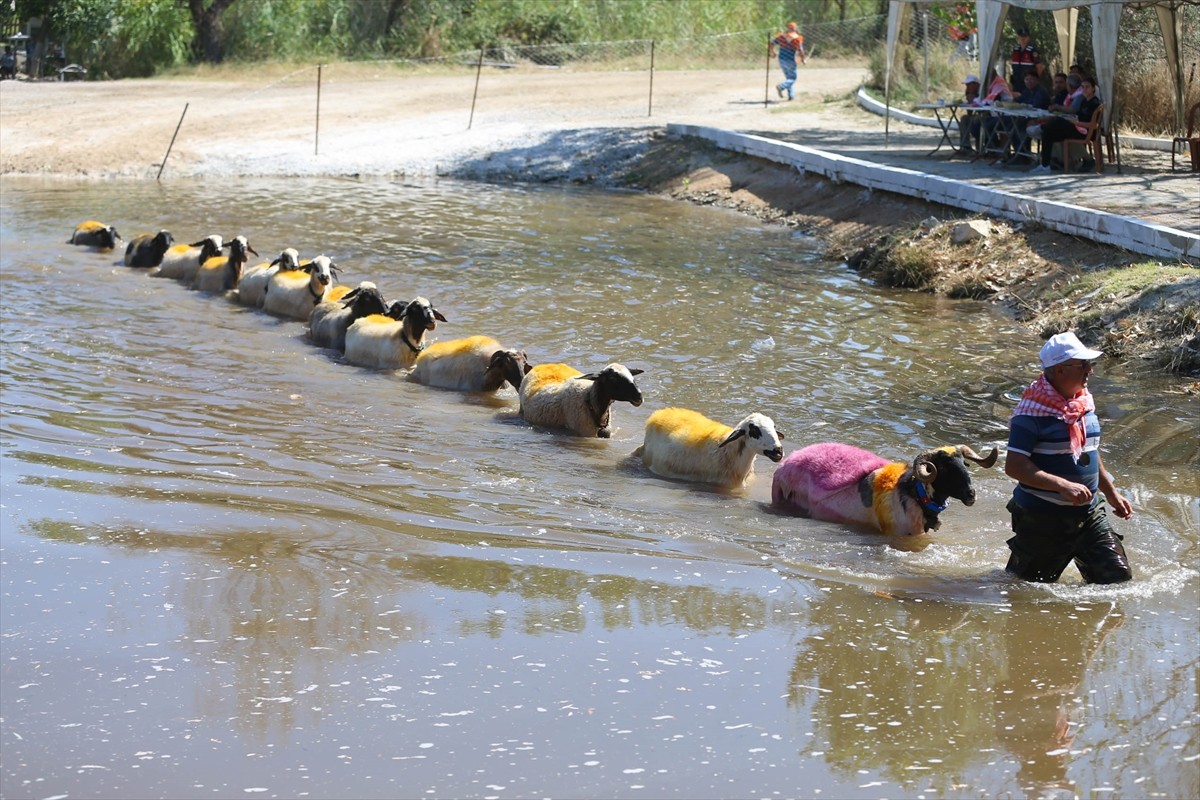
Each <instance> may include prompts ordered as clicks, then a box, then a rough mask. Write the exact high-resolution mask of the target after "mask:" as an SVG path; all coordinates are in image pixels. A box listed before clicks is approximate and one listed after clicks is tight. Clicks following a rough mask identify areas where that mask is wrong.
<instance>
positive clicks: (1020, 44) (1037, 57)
mask: <svg viewBox="0 0 1200 800" xmlns="http://www.w3.org/2000/svg"><path fill="white" fill-rule="evenodd" d="M1009 60H1010V61H1011V62H1012V85H1013V86H1024V85H1025V73H1026V72H1033V73H1034V74H1036V75H1037V77H1038V81H1039V82H1040V81H1041V79H1042V73H1043V72H1045V71H1046V65H1045V64H1043V63H1042V54H1041V53H1039V52H1038V49H1037V45H1035V44H1034V43H1033V41H1032V40H1030V38H1029V28H1018V29H1017V44H1016V46H1015V47H1013V51H1012V57H1011V58H1010V59H1009Z"/></svg>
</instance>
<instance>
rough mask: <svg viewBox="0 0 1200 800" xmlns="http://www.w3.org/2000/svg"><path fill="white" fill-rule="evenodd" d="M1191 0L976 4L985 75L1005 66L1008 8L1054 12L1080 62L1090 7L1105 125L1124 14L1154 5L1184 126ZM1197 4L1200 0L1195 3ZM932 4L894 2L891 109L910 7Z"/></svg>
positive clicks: (1069, 52)
mask: <svg viewBox="0 0 1200 800" xmlns="http://www.w3.org/2000/svg"><path fill="white" fill-rule="evenodd" d="M1187 2H1189V0H1091V2H1088V1H1087V0H976V1H975V17H976V24H977V26H978V28H979V34H978V36H979V61H980V63H979V67H980V69H979V74H980V75H981V76H983V82H984V86H986V85H987V81H988V78H987V77H986V76H988V75H990V74H992V70H993V69H994V68H996V67H997V66H999V64H1000V55H1001V50H1000V48H1001V45H1002V44H1003V42H1002V40H1001V39H1002V33H1003V29H1004V20H1005V17H1007V16H1008V9H1009V8H1010V7H1012V6H1017V7H1019V8H1028V9H1034V10H1039V11H1050V12H1053V14H1054V24H1055V29H1056V31H1057V34H1058V45H1059V51H1060V52H1061V53H1062V54H1063V57H1064V59H1065V60H1066V62H1067V63H1068V64H1069V63H1073V62H1074V60H1075V23H1076V21H1077V20H1078V18H1079V16H1078V15H1079V8H1080V7H1081V6H1087V8H1088V10H1089V11H1090V12H1091V15H1092V57H1093V59H1094V62H1095V65H1096V88H1097V90H1098V91H1099V94H1100V97H1102V98H1103V99H1104V100H1105V105H1104V116H1105V120H1104V123H1105V125H1108V123H1109V120H1110V118H1111V116H1112V112H1113V103H1112V98H1113V97H1114V94H1113V84H1114V82H1115V79H1116V58H1117V34H1118V28H1119V27H1120V22H1121V11H1122V10H1123V9H1124V8H1125V6H1127V5H1133V6H1147V7H1149V6H1152V7H1154V9H1155V10H1156V11H1157V12H1158V21H1159V26H1160V28H1161V29H1162V36H1163V46H1164V48H1165V50H1166V57H1167V64H1168V67H1169V72H1170V73H1171V81H1172V84H1173V86H1172V88H1173V89H1174V95H1175V123H1176V125H1177V126H1178V127H1179V128H1180V129H1182V128H1183V90H1184V86H1183V54H1182V52H1181V51H1180V47H1179V40H1180V37H1181V35H1182V24H1181V19H1180V15H1179V7H1180V6H1181V5H1184V4H1185V3H1187ZM1191 2H1192V3H1194V2H1195V0H1191ZM915 4H919V5H930V3H929V2H928V0H890V3H889V6H888V30H887V70H886V74H885V91H886V92H887V95H888V99H889V102H888V107H889V112H890V107H891V102H890V98H891V72H892V63H893V59H894V58H895V55H896V39H897V36H898V34H899V32H900V28H901V22H902V21H903V16H904V15H905V14H906V13H907V12H908V9H909V7H910V6H912V5H915Z"/></svg>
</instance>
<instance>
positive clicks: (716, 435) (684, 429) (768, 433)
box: [633, 408, 783, 489]
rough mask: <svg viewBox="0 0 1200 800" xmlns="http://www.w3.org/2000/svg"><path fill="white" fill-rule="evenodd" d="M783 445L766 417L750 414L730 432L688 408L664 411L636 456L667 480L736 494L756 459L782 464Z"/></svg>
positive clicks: (652, 423) (651, 422) (653, 420)
mask: <svg viewBox="0 0 1200 800" xmlns="http://www.w3.org/2000/svg"><path fill="white" fill-rule="evenodd" d="M782 441H783V434H782V433H778V432H777V431H776V430H775V422H774V421H773V420H772V419H771V418H770V417H768V416H766V415H765V414H757V413H755V414H750V415H749V416H748V417H746V418H745V419H743V420H742V421H741V422H739V423H738V424H737V426H736V427H733V428H731V427H729V426H728V425H722V424H721V423H720V422H717V421H716V420H711V419H709V418H708V417H706V416H704V415H703V414H700V413H699V412H696V411H691V410H689V409H686V408H663V409H659V410H658V411H655V412H654V413H653V414H651V415H650V418H649V419H647V420H646V438H645V440H644V441H643V443H642V446H641V447H639V448H638V449H637V450H635V451H634V452H633V454H634V455H635V456H639V457H640V458H641V459H642V463H643V464H645V465H646V467H647V468H648V469H649V470H650V471H651V472H653V473H655V474H656V475H662V476H663V477H664V478H675V479H678V480H684V481H697V482H700V483H712V484H716V485H718V486H723V487H726V488H731V489H735V488H739V487H741V486H743V485H745V483H746V481H747V480H749V478H750V476H751V475H752V474H754V456H756V455H757V454H759V453H762V454H763V455H764V456H766V457H767V458H769V459H771V460H772V461H779V460H780V459H781V458H783V445H782V443H781V442H782Z"/></svg>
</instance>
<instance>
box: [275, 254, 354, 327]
mask: <svg viewBox="0 0 1200 800" xmlns="http://www.w3.org/2000/svg"><path fill="white" fill-rule="evenodd" d="M337 271H338V266H337V264H335V263H333V261H332V260H331V259H330V258H329V256H326V255H319V256H317V257H316V258H314V259H313V260H312V261H310V262H309V263H307V264H301V265H300V269H298V270H287V271H281V272H276V273H275V274H274V275H272V276H271V277H270V279H268V280H267V285H266V287H265V288H264V289H263V292H264V295H263V302H262V310H263V311H266V312H267V313H268V314H273V315H275V316H277V317H284V318H285V319H294V320H299V321H300V322H308V318H309V317H310V316H311V315H312V312H313V309H314V308H316V307H317V303H320V302H321V301H322V300H325V299H326V298H327V296H328V292H329V290H330V289H331V288H332V287H333V284H334V280H335V279H336V277H337Z"/></svg>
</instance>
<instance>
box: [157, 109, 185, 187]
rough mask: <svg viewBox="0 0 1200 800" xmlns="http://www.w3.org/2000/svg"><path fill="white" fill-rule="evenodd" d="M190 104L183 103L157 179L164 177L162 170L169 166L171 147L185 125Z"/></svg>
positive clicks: (159, 166) (159, 167)
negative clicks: (184, 119)
mask: <svg viewBox="0 0 1200 800" xmlns="http://www.w3.org/2000/svg"><path fill="white" fill-rule="evenodd" d="M190 105H191V103H184V104H183V113H182V114H180V115H179V124H178V125H176V126H175V133H173V134H171V143H170V144H169V145H167V154H166V155H164V156H163V160H162V163H161V164H159V165H158V175H156V176H155V177H154V180H156V181H157V180H159V179H161V178H162V172H163V170H164V169H165V168H166V166H167V158H168V157H170V155H171V148H172V147H174V146H175V137H176V136H178V135H179V129H180V128H182V127H183V118H184V117H186V116H187V110H188V106H190Z"/></svg>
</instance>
